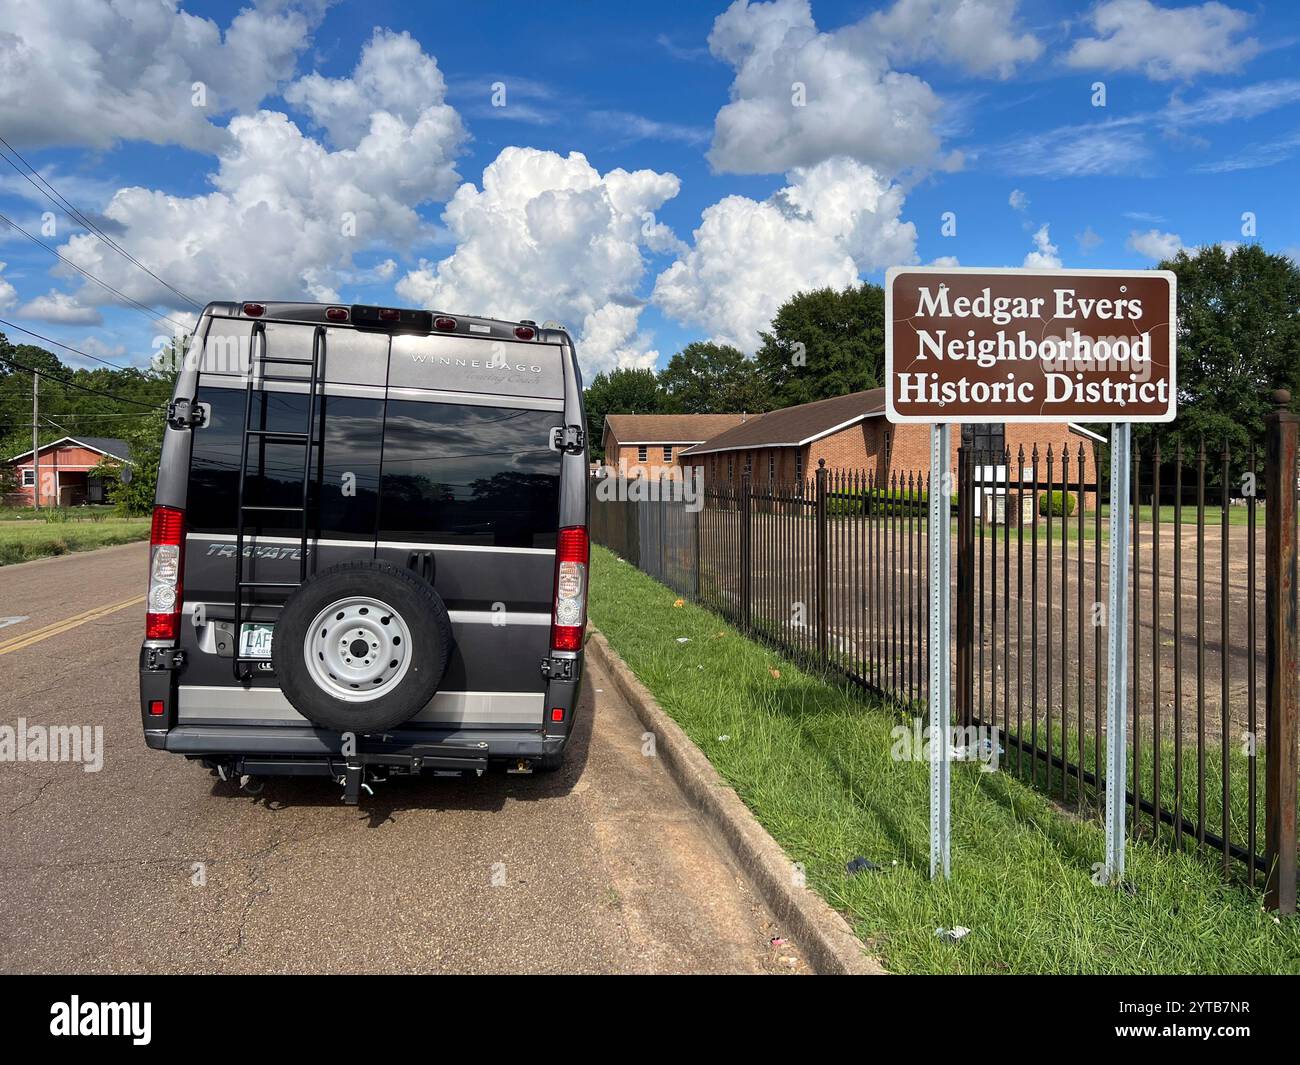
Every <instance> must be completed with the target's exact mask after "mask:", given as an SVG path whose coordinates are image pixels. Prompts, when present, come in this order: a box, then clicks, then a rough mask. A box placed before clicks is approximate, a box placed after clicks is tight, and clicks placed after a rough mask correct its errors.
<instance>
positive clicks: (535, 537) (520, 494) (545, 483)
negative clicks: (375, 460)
mask: <svg viewBox="0 0 1300 1065" xmlns="http://www.w3.org/2000/svg"><path fill="white" fill-rule="evenodd" d="M561 421H563V417H562V416H561V415H560V414H557V413H555V412H552V411H537V410H517V409H512V408H507V407H482V406H474V405H469V404H459V403H423V402H415V401H409V400H392V399H390V400H389V401H388V414H387V417H386V420H385V424H384V455H383V472H382V478H381V482H382V483H381V486H380V491H381V502H380V508H379V537H380V539H381V540H405V541H424V542H429V543H443V544H465V545H476V546H477V545H481V546H493V547H541V548H553V547H554V546H555V532H556V525H557V522H558V520H559V487H560V455H559V453H558V452H555V451H552V450H551V449H550V446H549V437H550V431H551V429H552V427H554V426H555V425H558V424H559V423H560V422H561Z"/></svg>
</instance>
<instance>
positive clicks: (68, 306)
mask: <svg viewBox="0 0 1300 1065" xmlns="http://www.w3.org/2000/svg"><path fill="white" fill-rule="evenodd" d="M14 316H15V317H17V318H36V319H39V320H40V321H42V322H54V323H55V324H57V325H99V324H100V323H101V322H103V320H104V319H103V316H102V315H101V314H100V313H99V311H98V310H97V309H96V308H94V307H87V306H85V305H84V304H82V303H80V302H79V301H78V300H77V298H76V297H75V296H72V295H70V294H69V293H67V292H59V291H57V290H51V291H49V292H47V293H46V294H45V295H44V296H37V297H36V298H35V299H30V300H28V301H27V302H26V303H24V304H23V305H22V306H21V307H19V308H18V309H17V310H16V311H14Z"/></svg>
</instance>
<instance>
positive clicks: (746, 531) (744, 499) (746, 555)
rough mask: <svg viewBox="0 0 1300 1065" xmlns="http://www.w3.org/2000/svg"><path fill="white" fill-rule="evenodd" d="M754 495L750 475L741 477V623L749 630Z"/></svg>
mask: <svg viewBox="0 0 1300 1065" xmlns="http://www.w3.org/2000/svg"><path fill="white" fill-rule="evenodd" d="M753 504H754V493H753V487H752V486H751V485H750V483H749V474H747V473H745V474H741V477H740V623H741V625H742V626H743V627H744V628H749V622H750V561H751V559H752V555H753V552H752V548H753V542H752V538H753V532H754V530H753V523H752V522H751V521H750V520H749V516H750V511H751V510H752V509H753Z"/></svg>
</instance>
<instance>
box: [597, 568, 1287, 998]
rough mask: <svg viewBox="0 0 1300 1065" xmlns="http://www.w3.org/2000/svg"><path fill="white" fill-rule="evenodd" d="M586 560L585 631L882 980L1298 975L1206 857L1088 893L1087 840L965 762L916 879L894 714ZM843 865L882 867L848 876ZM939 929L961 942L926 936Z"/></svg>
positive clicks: (924, 779)
mask: <svg viewBox="0 0 1300 1065" xmlns="http://www.w3.org/2000/svg"><path fill="white" fill-rule="evenodd" d="M592 554H593V558H592V565H593V580H592V589H591V604H590V610H591V617H592V621H593V622H594V623H595V624H596V625H597V626H598V627H599V628H600V629H601V630H602V631H603V632H604V633H605V635H606V637H607V638H608V639H609V641H610V644H611V645H612V646H613V647H614V649H615V650H616V651H617V652H618V653H619V654H620V655H622V656H623V658H624V659H625V660H626V661H627V663H628V664H629V665H630V666H631V667H632V669H633V670H634V671H635V672H636V673H637V675H638V676H640V678H641V679H642V680H643V681H644V682H645V684H646V685H647V686H648V687H649V688H650V690H651V691H652V692H654V694H655V696H656V698H657V699H658V700H659V702H660V704H661V705H662V706H663V707H664V709H665V710H666V711H667V712H668V713H669V714H671V715H672V716H673V718H674V719H675V720H676V721H677V722H678V723H679V724H681V726H682V727H683V728H684V729H685V730H686V731H687V733H688V734H689V735H690V736H691V738H692V739H693V740H694V741H695V742H696V743H697V744H698V745H699V746H700V747H701V748H702V749H703V750H704V752H705V753H706V754H707V755H708V756H709V758H710V759H711V760H712V761H713V764H714V765H715V766H717V768H718V770H719V772H720V773H721V774H722V775H723V776H724V777H725V778H726V779H727V780H728V781H729V782H730V783H731V784H732V786H733V787H735V788H736V790H737V792H738V793H739V794H740V796H741V798H742V799H743V800H744V801H745V802H746V803H747V804H748V805H749V807H750V808H751V809H752V810H753V811H754V813H755V815H756V816H757V817H758V819H759V820H760V821H761V822H762V823H763V825H764V826H765V827H766V828H767V829H768V831H769V832H771V833H772V835H773V836H774V837H775V838H776V839H777V841H778V842H780V844H781V845H782V846H783V847H784V848H785V850H786V853H787V854H789V855H790V856H791V858H792V859H793V860H795V861H798V862H802V863H803V864H804V866H805V869H806V874H807V878H808V884H809V886H810V887H812V888H814V889H815V890H817V891H818V892H820V893H821V894H822V896H823V897H825V898H826V900H827V901H828V902H829V903H830V904H831V905H832V906H834V907H835V908H836V909H838V910H840V911H841V912H842V913H844V914H845V915H846V916H847V918H848V919H849V921H850V922H851V923H852V924H853V926H854V927H855V929H856V930H857V932H858V934H859V935H860V936H861V937H862V938H863V940H864V941H866V942H867V943H868V944H869V945H870V946H871V948H872V949H873V950H874V951H875V952H876V953H877V954H878V955H879V956H880V958H881V959H882V961H883V962H884V963H885V965H886V966H887V967H888V968H889V969H891V970H892V971H894V972H900V973H991V972H1010V973H1076V972H1080V973H1082V972H1086V973H1191V972H1289V973H1300V920H1296V919H1291V918H1287V919H1283V920H1281V921H1278V920H1276V919H1275V918H1274V917H1273V916H1272V915H1271V914H1266V913H1264V912H1263V911H1262V909H1261V905H1260V899H1259V897H1258V895H1256V894H1253V893H1251V892H1249V891H1248V890H1245V889H1242V888H1240V887H1236V886H1233V885H1231V884H1228V883H1225V882H1224V881H1223V880H1222V879H1221V877H1220V876H1219V874H1218V871H1217V869H1216V868H1215V867H1214V866H1213V863H1212V862H1211V861H1207V860H1206V859H1204V858H1198V857H1196V856H1193V855H1190V854H1173V853H1170V852H1168V851H1166V850H1156V849H1153V848H1149V847H1145V846H1131V847H1130V849H1129V868H1128V874H1129V880H1130V881H1131V882H1132V883H1133V884H1134V885H1135V888H1136V895H1132V896H1130V895H1128V894H1126V893H1122V892H1117V891H1115V890H1113V889H1108V888H1103V887H1098V886H1094V884H1093V883H1092V881H1091V876H1090V874H1091V870H1092V866H1093V863H1095V862H1097V861H1099V860H1100V858H1101V855H1102V850H1103V837H1102V832H1101V830H1100V828H1098V827H1097V826H1096V825H1094V824H1093V823H1091V822H1085V821H1080V820H1077V819H1075V818H1072V817H1071V816H1069V815H1068V814H1066V813H1064V812H1062V811H1061V810H1059V809H1058V808H1057V807H1055V806H1054V805H1052V804H1051V803H1049V802H1048V800H1047V799H1045V798H1044V797H1043V796H1041V795H1039V794H1038V793H1037V792H1035V791H1033V790H1032V789H1031V788H1029V787H1028V786H1026V785H1024V784H1022V783H1020V782H1018V781H1016V780H1015V779H1013V778H1012V776H1011V775H1010V774H1007V773H983V772H980V771H979V768H978V767H977V766H975V765H971V764H956V765H954V766H953V788H952V793H953V877H952V879H951V880H950V881H948V882H937V883H932V882H931V881H930V879H929V805H928V803H929V798H928V796H929V792H928V773H927V766H926V765H925V763H924V762H912V761H895V760H894V759H893V758H892V757H891V749H892V747H893V742H894V741H893V737H892V736H891V733H890V730H891V728H892V727H893V726H894V725H895V724H896V723H898V722H899V721H900V716H899V715H897V714H896V713H895V712H893V711H892V710H890V709H887V708H885V707H882V706H880V705H878V704H876V703H874V702H873V701H872V700H870V699H869V698H867V697H865V696H863V695H862V694H860V693H859V692H857V691H856V690H854V689H852V688H848V687H843V686H839V685H836V684H832V683H827V682H825V681H823V680H821V679H819V678H817V677H815V676H813V675H811V674H809V673H807V672H805V671H804V670H801V669H800V668H798V667H797V666H794V665H792V664H791V663H790V662H789V661H787V660H785V659H784V658H782V657H781V656H780V655H778V654H776V653H775V652H773V651H771V650H770V649H768V648H766V647H764V646H762V645H760V644H758V643H755V642H754V641H751V640H749V639H746V638H745V637H743V636H741V635H739V634H738V633H737V632H736V630H735V629H733V628H732V627H731V626H730V625H728V624H727V623H725V622H723V621H722V620H721V619H719V618H718V617H717V616H716V615H714V614H711V613H709V612H708V611H706V610H703V609H702V608H700V607H697V606H695V605H693V604H690V603H686V604H684V605H682V606H681V607H676V606H674V603H675V602H676V601H677V598H678V597H677V595H676V594H675V593H674V592H672V591H670V590H669V589H667V588H665V587H664V586H662V585H660V584H658V583H657V582H655V581H653V580H651V579H650V578H648V577H646V576H645V575H644V574H641V573H639V572H638V571H637V570H636V569H635V568H634V567H632V566H630V565H628V564H627V563H625V562H622V561H620V560H619V559H617V558H616V557H615V556H613V555H612V554H610V553H609V552H608V551H605V550H604V549H602V548H593V552H592ZM679 636H685V637H688V638H689V642H687V643H685V644H679V643H677V642H676V641H677V637H679ZM773 671H775V672H776V673H779V676H776V675H774V672H773ZM724 736H725V737H727V738H726V739H725V740H724V739H722V738H721V737H724ZM858 856H862V857H866V858H869V859H870V860H871V861H873V862H875V863H877V864H878V865H879V866H881V871H880V872H864V873H860V874H858V875H857V876H849V875H848V874H847V873H846V870H845V865H846V863H848V862H849V861H851V860H852V859H853V858H855V857H858ZM954 925H964V926H966V927H968V928H970V929H971V934H970V935H969V936H967V937H966V938H965V939H963V940H962V941H960V942H958V943H951V942H947V941H944V940H940V939H938V938H937V937H936V936H935V929H936V928H939V927H952V926H954Z"/></svg>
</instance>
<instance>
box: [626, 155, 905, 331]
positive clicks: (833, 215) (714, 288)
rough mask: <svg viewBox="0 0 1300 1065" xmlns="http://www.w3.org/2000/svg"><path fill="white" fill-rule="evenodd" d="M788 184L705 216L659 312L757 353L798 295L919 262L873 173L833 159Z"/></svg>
mask: <svg viewBox="0 0 1300 1065" xmlns="http://www.w3.org/2000/svg"><path fill="white" fill-rule="evenodd" d="M787 180H788V181H789V182H790V184H789V185H788V186H787V187H786V188H783V189H781V190H780V191H778V192H777V193H776V194H775V195H774V196H772V197H771V199H768V200H765V201H763V202H761V203H760V202H758V201H756V200H751V199H749V198H747V197H745V196H728V197H726V198H725V199H723V200H721V201H719V202H718V203H715V204H713V205H712V206H711V207H708V208H706V209H705V210H704V213H703V215H702V216H701V220H700V226H699V228H698V229H696V230H695V234H694V246H693V247H692V248H691V250H690V251H689V252H687V253H686V254H684V255H682V256H680V257H679V258H678V260H677V261H676V262H674V263H673V264H672V265H671V266H670V267H669V268H668V269H667V270H665V271H664V272H663V273H662V274H660V275H659V278H658V280H657V281H656V283H655V289H654V295H653V297H652V298H653V301H654V303H655V305H656V306H658V307H659V308H660V309H662V310H663V311H664V313H666V314H667V315H669V316H670V317H671V318H673V319H675V320H677V321H678V322H681V323H683V324H693V325H698V326H701V327H703V328H704V329H706V330H708V331H709V333H710V334H711V335H712V336H713V338H714V339H716V340H719V341H723V342H725V343H729V344H734V345H735V346H736V347H738V348H740V349H741V350H743V351H751V352H752V351H753V350H755V348H756V347H757V346H758V343H759V337H758V332H759V330H760V329H766V328H767V326H768V324H769V322H770V321H771V319H772V316H773V314H775V312H776V310H777V308H778V307H780V305H781V304H782V303H783V302H785V300H786V299H788V298H789V297H790V296H792V295H794V294H795V293H796V292H799V291H804V290H807V289H813V288H820V287H823V286H828V285H829V286H831V287H835V288H842V287H844V286H845V285H851V284H855V283H856V282H857V281H858V274H859V271H860V270H871V269H876V268H879V267H882V266H890V265H893V264H895V263H911V262H915V261H916V228H915V227H914V226H913V225H912V223H911V222H901V221H900V220H899V212H900V211H901V209H902V206H903V193H902V190H901V189H900V188H899V186H897V185H894V184H890V183H889V182H887V181H886V180H885V179H883V178H882V177H880V175H879V174H877V173H876V172H875V171H873V170H872V169H871V168H870V167H867V166H863V165H862V164H861V163H856V162H854V161H852V160H850V159H831V160H827V161H826V162H824V163H820V164H818V165H817V166H815V167H811V168H807V169H804V168H796V169H794V170H792V171H791V172H790V173H789V174H788V175H787Z"/></svg>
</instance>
